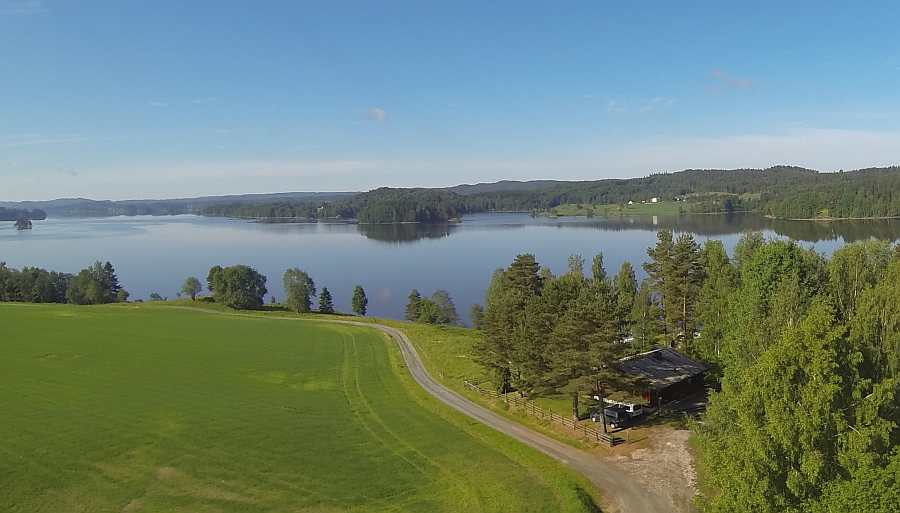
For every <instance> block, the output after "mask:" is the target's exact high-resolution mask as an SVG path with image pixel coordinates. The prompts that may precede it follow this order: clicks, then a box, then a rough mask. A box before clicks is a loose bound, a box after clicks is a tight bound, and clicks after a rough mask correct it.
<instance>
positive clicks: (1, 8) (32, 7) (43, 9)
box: [0, 0, 49, 16]
mask: <svg viewBox="0 0 900 513" xmlns="http://www.w3.org/2000/svg"><path fill="white" fill-rule="evenodd" d="M48 12H49V10H48V9H47V6H46V5H44V2H43V1H41V0H0V15H22V16H29V15H31V16H33V15H37V14H47V13H48Z"/></svg>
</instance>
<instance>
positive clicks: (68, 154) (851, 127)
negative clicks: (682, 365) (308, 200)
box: [0, 0, 900, 200]
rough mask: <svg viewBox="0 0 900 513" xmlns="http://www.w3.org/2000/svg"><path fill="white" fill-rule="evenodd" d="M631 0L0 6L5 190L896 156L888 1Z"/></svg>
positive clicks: (248, 187) (260, 186) (834, 162)
mask: <svg viewBox="0 0 900 513" xmlns="http://www.w3.org/2000/svg"><path fill="white" fill-rule="evenodd" d="M622 4H632V3H626V2H601V1H597V0H594V1H590V2H579V3H568V4H565V5H563V3H550V2H540V3H529V2H524V1H517V2H471V3H469V2H442V3H440V4H439V3H438V2H421V1H418V2H359V3H355V2H334V1H332V2H321V3H307V2H299V1H291V2H276V1H263V2H228V1H221V0H220V1H216V2H206V1H200V0H192V1H190V2H165V1H156V2H138V1H122V0H119V1H88V0H84V1H70V0H0V77H2V80H0V183H2V186H0V200H20V199H47V198H54V197H63V196H86V197H92V198H109V199H122V198H135V197H141V198H143V197H147V198H164V197H174V196H192V195H201V194H225V193H244V192H276V191H298V190H366V189H370V188H373V187H377V186H381V185H390V186H441V185H454V184H458V183H473V182H481V181H494V180H499V179H536V178H556V179H598V178H607V177H630V176H642V175H646V174H648V173H651V172H658V171H674V170H679V169H683V168H686V167H741V166H746V167H750V166H752V167H762V166H768V165H773V164H780V163H786V164H797V165H805V166H809V167H814V168H817V169H821V170H837V169H841V168H845V169H850V168H856V167H864V166H869V165H886V164H897V163H900V116H898V114H900V93H898V91H900V87H898V86H900V39H898V38H897V35H896V22H897V20H898V19H900V4H898V3H897V2H867V3H866V4H865V5H864V7H862V6H860V7H854V3H851V2H843V3H840V4H838V3H832V2H821V1H820V2H771V3H762V2H745V3H741V4H740V5H733V6H723V5H722V4H724V2H687V3H685V2H659V3H655V2H640V3H633V4H634V6H630V5H622ZM683 4H689V5H683ZM785 4H789V5H785Z"/></svg>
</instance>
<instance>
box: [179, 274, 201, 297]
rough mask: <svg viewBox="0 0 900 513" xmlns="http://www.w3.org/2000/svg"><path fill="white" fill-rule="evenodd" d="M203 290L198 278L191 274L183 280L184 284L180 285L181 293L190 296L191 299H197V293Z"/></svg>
mask: <svg viewBox="0 0 900 513" xmlns="http://www.w3.org/2000/svg"><path fill="white" fill-rule="evenodd" d="M201 290H203V286H202V285H201V284H200V280H198V279H197V278H195V277H193V276H191V277H188V278H187V279H185V280H184V284H182V285H181V293H182V294H184V295H185V296H190V298H191V301H194V300H196V299H197V294H199V293H200V291H201Z"/></svg>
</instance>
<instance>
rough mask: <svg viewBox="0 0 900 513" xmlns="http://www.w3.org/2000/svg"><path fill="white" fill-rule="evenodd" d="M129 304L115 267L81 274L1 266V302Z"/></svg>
mask: <svg viewBox="0 0 900 513" xmlns="http://www.w3.org/2000/svg"><path fill="white" fill-rule="evenodd" d="M127 300H128V292H127V291H126V290H125V289H123V288H122V286H121V285H120V284H119V278H118V277H117V276H116V270H115V268H114V267H113V265H112V264H110V263H109V262H106V263H105V264H103V263H100V262H95V263H94V264H93V265H92V266H90V267H88V268H86V269H83V270H81V271H80V272H79V273H78V274H74V275H73V274H68V273H61V272H56V271H47V270H45V269H40V268H37V267H25V268H23V269H21V270H18V269H13V268H10V267H7V266H6V264H5V263H0V301H12V302H24V303H72V304H77V305H98V304H106V303H117V302H124V301H127Z"/></svg>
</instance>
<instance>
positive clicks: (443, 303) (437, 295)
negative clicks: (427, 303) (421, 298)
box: [431, 290, 459, 324]
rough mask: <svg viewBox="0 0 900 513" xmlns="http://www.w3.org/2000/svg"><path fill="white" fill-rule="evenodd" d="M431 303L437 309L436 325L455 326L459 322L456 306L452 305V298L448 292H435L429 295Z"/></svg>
mask: <svg viewBox="0 0 900 513" xmlns="http://www.w3.org/2000/svg"><path fill="white" fill-rule="evenodd" d="M431 302H432V303H434V305H435V306H436V307H437V311H438V318H437V324H456V323H458V322H459V315H458V314H457V313H456V305H455V304H454V303H453V298H451V297H450V293H449V292H447V291H446V290H436V291H435V292H434V294H432V295H431Z"/></svg>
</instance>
